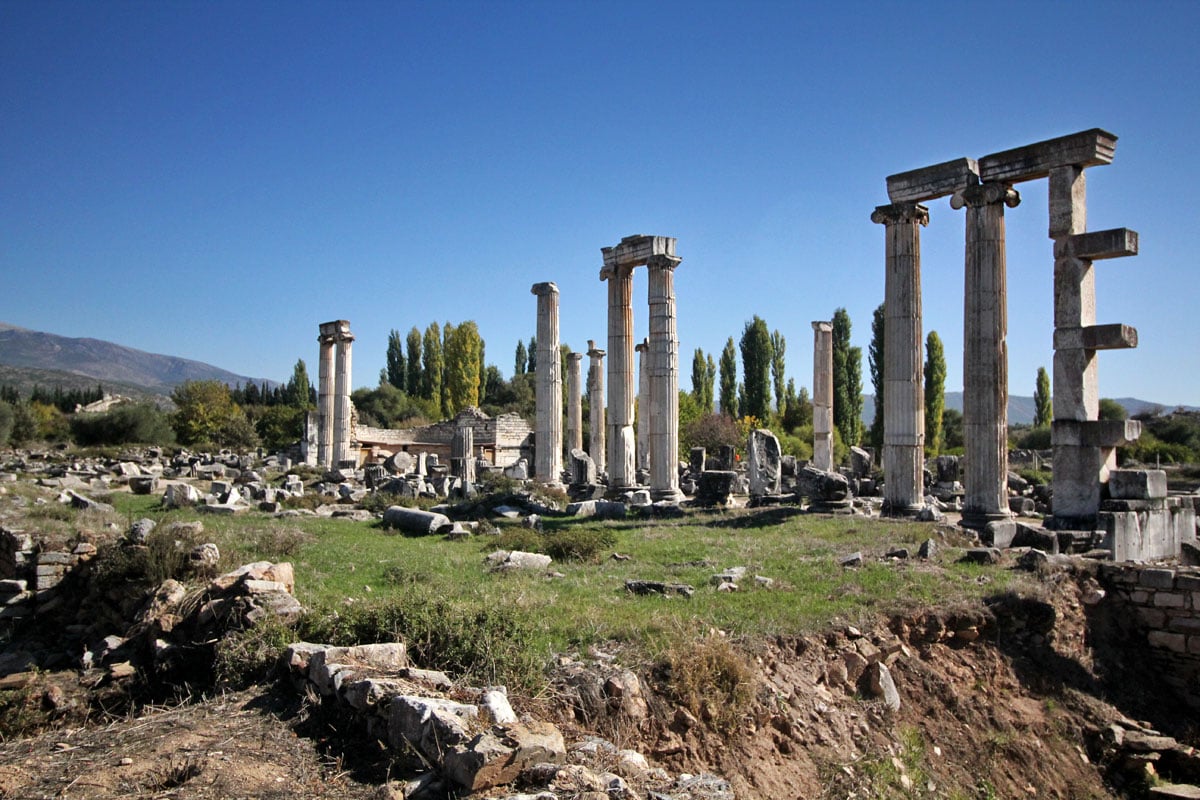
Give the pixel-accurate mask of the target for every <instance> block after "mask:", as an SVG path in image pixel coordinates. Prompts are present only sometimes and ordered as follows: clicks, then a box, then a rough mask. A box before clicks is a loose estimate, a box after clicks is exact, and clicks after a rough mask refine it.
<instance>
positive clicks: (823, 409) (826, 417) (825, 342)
mask: <svg viewBox="0 0 1200 800" xmlns="http://www.w3.org/2000/svg"><path fill="white" fill-rule="evenodd" d="M812 327H813V466H814V467H816V468H817V469H819V470H821V471H823V472H830V471H832V470H833V323H832V322H824V321H815V322H813V324H812Z"/></svg>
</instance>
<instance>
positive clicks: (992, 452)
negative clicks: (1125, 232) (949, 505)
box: [950, 183, 1021, 529]
mask: <svg viewBox="0 0 1200 800" xmlns="http://www.w3.org/2000/svg"><path fill="white" fill-rule="evenodd" d="M1020 202H1021V197H1020V195H1019V194H1017V191H1016V190H1015V189H1013V188H1012V187H1011V186H1009V185H1008V184H1006V183H983V184H978V185H975V186H968V187H966V188H965V189H962V190H960V191H959V192H957V193H955V195H954V196H953V198H951V201H950V206H951V207H952V208H955V209H958V208H963V207H964V206H965V207H966V209H967V221H966V257H965V262H966V279H965V287H964V292H965V295H966V300H965V304H964V310H963V328H964V330H963V445H964V446H963V451H964V456H965V461H966V476H965V480H964V482H963V483H964V491H965V492H966V494H965V497H964V498H963V515H962V523H961V524H962V525H963V526H964V527H967V528H975V529H983V528H986V527H987V524H988V523H989V522H997V521H1001V520H1007V519H1009V518H1010V516H1011V513H1010V512H1009V509H1008V342H1007V336H1008V294H1007V287H1006V272H1005V239H1004V207H1005V206H1008V207H1009V208H1015V207H1016V206H1017V205H1018V204H1019V203H1020Z"/></svg>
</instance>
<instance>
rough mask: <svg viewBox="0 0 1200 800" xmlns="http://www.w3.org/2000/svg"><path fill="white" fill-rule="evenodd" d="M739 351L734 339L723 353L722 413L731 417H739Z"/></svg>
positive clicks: (727, 342)
mask: <svg viewBox="0 0 1200 800" xmlns="http://www.w3.org/2000/svg"><path fill="white" fill-rule="evenodd" d="M737 395H738V386H737V349H736V348H735V347H734V346H733V337H732V336H730V337H729V340H728V341H726V342H725V349H724V350H722V351H721V413H722V414H725V415H727V416H730V417H736V416H737Z"/></svg>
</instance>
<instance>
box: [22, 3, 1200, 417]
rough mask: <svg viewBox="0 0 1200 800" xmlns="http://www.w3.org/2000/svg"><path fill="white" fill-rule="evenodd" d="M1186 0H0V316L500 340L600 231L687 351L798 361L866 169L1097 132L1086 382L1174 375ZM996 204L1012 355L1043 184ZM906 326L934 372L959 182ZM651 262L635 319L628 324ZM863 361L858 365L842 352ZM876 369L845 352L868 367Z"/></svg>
mask: <svg viewBox="0 0 1200 800" xmlns="http://www.w3.org/2000/svg"><path fill="white" fill-rule="evenodd" d="M1198 38H1200V3H1197V2H1190V1H1189V2H1146V3H1131V2H1115V3H1086V4H1085V3H1067V2H1062V3H1044V2H1035V3H1000V4H994V3H993V4H985V3H963V2H953V3H942V2H929V3H922V4H918V5H913V4H911V3H884V2H880V3H838V4H822V5H816V4H812V5H809V4H804V3H793V2H787V3H784V2H780V3H748V4H747V3H732V2H730V3H709V2H680V3H642V2H639V3H614V2H603V3H601V2H567V1H560V2H534V3H529V2H486V3H478V2H428V3H409V2H394V3H364V2H325V3H306V2H145V3H142V2H137V3H134V2H66V3H64V2H34V1H33V0H22V1H20V2H14V1H13V0H0V276H2V279H0V284H2V285H3V290H2V291H0V320H2V321H4V322H9V323H12V324H16V325H20V326H23V327H27V328H33V329H37V330H45V331H50V332H53V333H58V334H62V335H66V336H91V337H96V338H101V339H108V340H111V341H115V342H118V343H121V344H125V345H129V346H132V347H137V348H140V349H143V350H149V351H152V352H159V353H168V354H171V355H179V356H184V357H188V358H194V359H198V360H201V361H207V362H210V363H212V364H215V365H218V366H221V367H224V368H226V369H230V370H233V371H235V372H238V373H241V374H246V375H252V376H257V377H266V378H271V379H274V380H286V378H287V377H288V376H289V375H290V374H291V369H292V365H293V364H294V363H295V361H296V359H297V358H303V359H304V360H305V361H306V362H307V364H308V366H309V370H310V372H311V373H312V374H313V375H314V377H315V372H316V360H317V343H316V335H317V325H318V323H320V322H323V321H326V320H331V319H348V320H350V322H351V327H352V330H353V331H354V333H355V334H356V336H357V337H358V341H357V342H356V344H355V347H354V384H355V386H373V385H375V383H376V382H377V380H378V373H379V369H380V368H381V367H382V366H383V365H384V354H385V350H386V340H387V335H388V331H389V330H390V329H391V328H397V329H399V330H400V331H401V332H407V330H408V329H409V328H410V327H412V326H413V325H417V326H418V327H420V328H422V329H424V327H425V326H426V325H427V324H428V323H429V322H430V321H433V320H437V321H438V322H439V323H441V322H445V321H446V320H450V321H452V322H455V323H458V322H461V321H463V320H467V319H473V320H475V321H476V322H477V323H478V324H479V327H480V330H481V332H482V334H483V336H484V338H485V340H486V343H487V357H488V360H489V362H492V363H495V364H496V365H497V366H499V367H500V369H501V370H502V371H503V372H504V374H505V375H506V376H507V375H510V374H511V372H512V369H513V351H514V348H515V346H516V343H517V341H518V339H528V338H529V336H531V335H532V334H533V333H534V326H535V316H536V314H535V310H536V298H535V297H534V296H533V295H531V294H530V293H529V287H530V285H531V284H533V283H535V282H538V281H547V280H549V281H555V282H556V283H557V284H558V286H559V288H560V290H561V292H562V294H561V318H562V341H563V342H564V343H566V344H568V345H570V346H571V347H572V348H574V349H577V350H582V349H584V348H585V347H586V340H587V339H589V338H592V339H596V340H597V341H600V342H603V341H604V339H605V336H606V334H605V330H606V328H605V314H606V299H605V298H606V293H605V287H604V284H602V283H601V282H600V281H599V279H598V273H599V267H600V263H601V259H600V248H601V247H603V246H607V245H613V244H616V243H617V242H618V241H619V240H620V239H621V238H622V237H623V236H626V235H629V234H634V233H647V234H660V235H667V236H675V237H677V238H678V240H679V244H678V252H679V255H680V256H682V257H683V263H682V265H681V266H680V267H679V269H678V271H677V273H676V289H677V295H678V320H679V323H678V325H679V336H680V347H681V362H682V363H681V380H680V384H681V387H683V388H690V386H691V381H690V371H691V356H692V352H693V350H694V349H695V348H697V347H701V348H703V349H704V350H705V351H708V352H712V353H714V355H716V354H719V351H720V349H721V347H722V346H723V344H724V342H725V339H726V337H728V336H733V337H734V338H735V340H736V339H737V338H738V337H740V335H741V331H742V328H743V325H744V324H745V322H746V321H747V320H749V319H750V318H751V317H752V316H753V315H754V314H758V315H759V316H762V317H763V318H764V319H765V320H766V321H767V324H768V325H769V326H770V327H771V328H772V329H779V330H780V331H781V332H782V333H783V335H784V336H785V337H786V338H787V343H788V349H787V368H788V373H789V375H790V376H793V377H795V378H796V383H797V385H803V386H811V383H812V330H811V327H810V324H809V323H810V322H811V321H812V320H815V319H828V318H829V317H830V316H831V315H832V313H833V311H834V309H835V308H837V307H839V306H844V307H846V308H847V309H848V311H849V313H850V316H851V319H852V321H853V323H854V341H855V343H856V344H859V345H861V346H862V347H863V350H864V352H865V351H866V347H867V344H868V342H869V339H870V320H871V312H872V310H873V309H874V307H875V306H876V305H877V304H878V303H879V302H880V301H881V300H882V299H883V228H882V226H878V225H873V224H872V223H871V222H870V219H869V217H870V213H871V211H872V209H873V208H874V207H875V206H876V205H879V204H883V203H886V202H887V196H886V192H885V183H884V179H885V177H886V176H887V175H889V174H891V173H894V172H900V171H904V170H908V169H912V168H916V167H920V166H925V165H928V164H933V163H936V162H940V161H945V160H949V159H952V158H957V157H962V156H971V157H978V156H982V155H986V154H988V153H991V152H995V151H998V150H1002V149H1007V148H1009V147H1015V146H1018V145H1022V144H1027V143H1031V142H1034V141H1039V140H1042V139H1047V138H1051V137H1054V136H1059V135H1063V134H1067V133H1072V132H1075V131H1078V130H1083V129H1087V128H1092V127H1101V128H1105V129H1107V130H1109V131H1112V132H1113V133H1115V134H1116V135H1117V136H1118V137H1119V138H1120V141H1119V143H1118V145H1117V153H1116V159H1115V161H1114V163H1113V164H1112V165H1109V166H1106V167H1101V168H1095V169H1092V170H1090V171H1089V174H1088V194H1089V197H1088V199H1089V229H1092V230H1099V229H1102V228H1111V227H1129V228H1132V229H1134V230H1137V231H1139V232H1140V234H1141V255H1139V256H1138V257H1136V258H1131V259H1119V260H1115V261H1106V262H1100V263H1099V266H1098V268H1097V270H1098V271H1097V279H1096V285H1097V297H1098V306H1099V321H1100V322H1124V323H1126V324H1129V325H1133V326H1135V327H1136V328H1137V329H1138V330H1139V333H1140V336H1141V346H1140V347H1139V349H1137V350H1135V351H1119V352H1111V353H1103V354H1101V356H1100V388H1101V394H1103V395H1105V396H1111V397H1120V396H1137V397H1141V398H1144V399H1147V400H1152V401H1156V402H1161V403H1165V404H1177V403H1187V404H1200V335H1198V334H1200V288H1198V287H1200V275H1198V274H1197V273H1198V270H1197V264H1196V256H1195V252H1196V237H1197V235H1198V234H1200V225H1198V224H1197V223H1198V222H1200V211H1198V209H1200V201H1198V199H1197V196H1196V192H1197V187H1198V186H1200V158H1197V141H1198V136H1197V134H1200V125H1198V122H1200V119H1198V117H1200V46H1198V45H1197V41H1198ZM1018 188H1019V189H1020V191H1021V194H1022V197H1023V202H1022V204H1021V205H1020V207H1018V208H1016V209H1013V210H1010V211H1008V212H1007V219H1008V233H1009V243H1008V286H1009V353H1010V362H1009V374H1010V390H1011V392H1012V393H1013V394H1023V395H1029V394H1032V393H1033V388H1034V374H1035V372H1036V370H1037V367H1038V366H1042V365H1044V366H1046V367H1047V368H1049V367H1050V364H1051V358H1052V349H1051V332H1052V323H1051V313H1052V258H1051V242H1050V240H1049V239H1048V238H1047V236H1046V228H1047V212H1046V185H1045V182H1037V183H1029V184H1023V185H1021V186H1019V187H1018ZM931 216H932V221H931V223H930V225H929V227H928V228H926V229H924V231H923V233H922V237H923V238H922V247H923V255H924V260H923V285H924V300H925V329H926V331H928V330H930V329H935V330H937V331H938V332H939V334H940V335H941V336H942V338H943V340H944V342H945V344H946V353H947V359H948V361H949V378H948V382H947V383H948V388H950V389H957V388H959V387H960V386H961V382H962V377H961V376H962V357H961V353H962V327H963V320H962V315H963V310H962V309H963V302H962V285H963V263H962V261H963V257H962V251H963V212H961V211H953V210H951V209H950V207H949V204H948V203H947V201H946V200H939V201H935V202H934V203H933V204H931ZM645 294H646V276H645V274H644V270H643V271H640V272H639V274H638V275H637V276H636V278H635V325H636V334H637V336H638V338H639V339H640V338H641V337H642V336H644V335H646V334H647V316H648V315H647V309H646V301H645ZM863 374H864V380H865V381H866V374H867V369H866V364H865V359H864V364H863ZM866 382H867V384H868V386H867V390H868V391H870V386H869V381H866Z"/></svg>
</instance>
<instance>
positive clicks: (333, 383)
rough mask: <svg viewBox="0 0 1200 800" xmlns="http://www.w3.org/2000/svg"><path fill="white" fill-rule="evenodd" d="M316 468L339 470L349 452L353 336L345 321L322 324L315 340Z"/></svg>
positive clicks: (349, 457) (347, 459)
mask: <svg viewBox="0 0 1200 800" xmlns="http://www.w3.org/2000/svg"><path fill="white" fill-rule="evenodd" d="M317 342H318V344H319V345H320V353H319V357H318V361H317V370H318V372H317V465H318V466H320V467H325V468H327V469H330V468H336V467H339V466H340V465H341V464H342V462H344V461H349V460H351V458H352V457H353V455H352V451H351V448H350V438H351V437H350V418H351V408H350V383H351V374H352V373H351V350H350V346H351V344H352V343H353V342H354V335H353V334H352V333H350V323H349V322H347V321H346V320H344V319H339V320H334V321H333V322H324V323H321V325H320V333H319V335H318V336H317Z"/></svg>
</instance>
